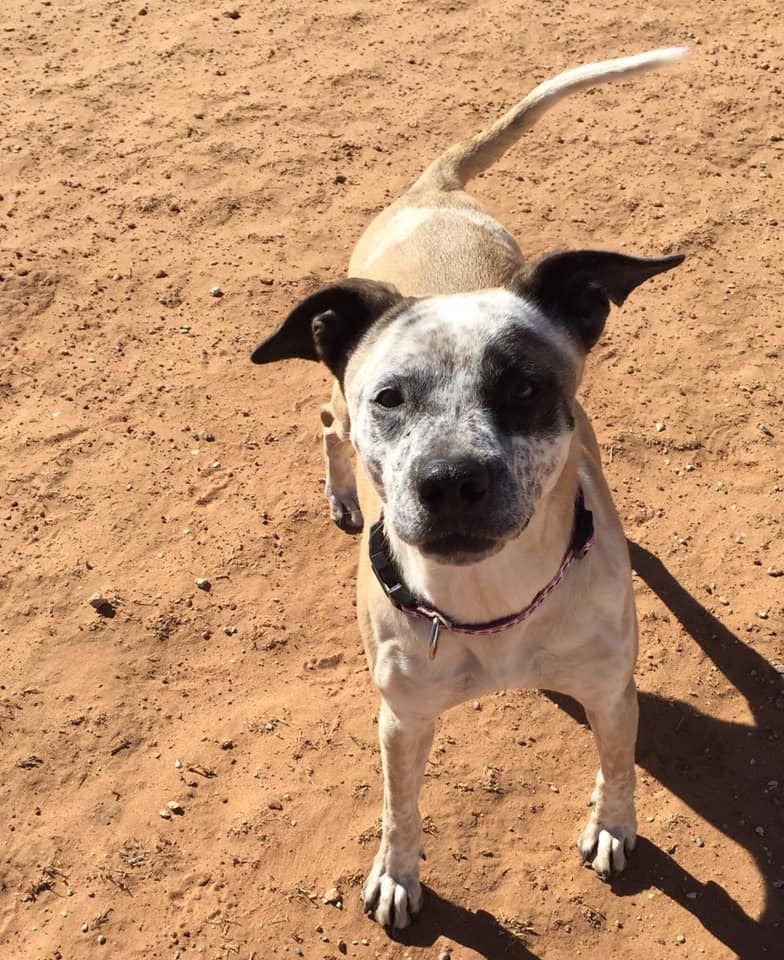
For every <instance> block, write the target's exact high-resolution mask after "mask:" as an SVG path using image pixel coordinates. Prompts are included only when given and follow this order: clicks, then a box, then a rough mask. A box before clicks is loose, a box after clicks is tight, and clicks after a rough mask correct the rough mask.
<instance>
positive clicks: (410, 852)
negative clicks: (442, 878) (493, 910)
mask: <svg viewBox="0 0 784 960" xmlns="http://www.w3.org/2000/svg"><path fill="white" fill-rule="evenodd" d="M434 727H435V725H434V722H433V720H425V721H423V720H421V719H420V718H417V719H415V720H411V719H408V718H406V719H404V718H402V717H400V716H397V715H396V714H395V713H394V712H393V710H392V708H391V707H390V706H389V705H388V704H387V703H386V701H384V700H383V699H382V701H381V711H380V713H379V719H378V732H379V740H380V742H381V760H382V764H383V767H384V812H383V819H382V834H381V846H380V847H379V850H378V853H377V854H376V859H375V860H374V862H373V867H372V869H371V871H370V873H369V874H368V877H367V879H366V880H365V883H364V886H363V887H362V899H363V901H364V904H365V910H366V911H367V912H368V913H372V914H373V916H374V917H375V919H376V920H377V921H378V922H379V923H380V924H381V925H382V926H384V927H387V928H389V929H391V930H402V929H403V928H404V927H407V926H408V925H409V923H410V922H411V919H412V917H414V916H415V915H416V914H417V913H418V912H419V908H420V907H421V905H422V888H421V886H420V883H419V859H420V856H421V855H422V818H421V816H420V814H419V804H418V797H419V790H420V788H421V786H422V780H423V778H424V774H425V764H426V762H427V757H428V754H429V753H430V747H431V745H432V743H433V730H434Z"/></svg>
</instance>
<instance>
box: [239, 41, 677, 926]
mask: <svg viewBox="0 0 784 960" xmlns="http://www.w3.org/2000/svg"><path fill="white" fill-rule="evenodd" d="M685 52H686V50H685V48H668V49H663V50H655V51H651V52H648V53H643V54H640V55H637V56H633V57H623V58H620V59H617V60H609V61H604V62H601V63H596V64H590V65H587V66H582V67H578V68H576V69H573V70H568V71H566V72H565V73H562V74H559V75H558V76H556V77H555V78H554V79H552V80H549V81H547V82H545V83H542V84H540V85H539V86H538V87H536V88H535V89H534V90H533V92H532V93H530V94H529V95H528V96H527V97H526V98H525V99H524V100H522V101H521V102H520V103H519V104H518V105H517V106H515V107H513V108H512V109H511V110H510V111H509V112H508V113H506V114H505V115H504V116H502V117H501V118H500V119H499V120H498V121H496V122H495V123H494V124H493V125H492V126H490V127H489V128H488V129H487V130H485V131H484V132H482V133H480V134H478V135H476V136H474V137H472V138H470V139H468V140H466V141H463V142H460V143H458V144H456V145H455V146H452V147H451V148H450V149H448V150H447V151H446V152H445V153H444V154H443V155H442V156H440V157H439V158H438V159H437V160H435V162H433V163H432V164H431V165H430V166H429V167H428V168H427V169H426V170H425V172H424V173H423V174H422V175H421V176H420V178H419V179H418V180H417V181H416V182H415V183H414V184H413V186H412V187H411V188H410V189H409V190H408V191H407V192H406V193H405V194H404V195H403V196H402V197H401V198H400V199H398V200H397V201H395V202H394V203H392V205H391V206H390V207H388V208H387V209H385V210H384V211H382V212H381V213H380V214H379V215H378V216H377V217H376V218H375V220H373V221H372V223H371V224H370V226H369V227H368V228H367V229H366V231H365V233H364V234H363V235H362V237H361V238H360V240H359V242H358V243H357V246H356V248H355V250H354V252H353V255H352V257H351V261H350V264H349V276H350V279H348V280H343V281H340V282H338V283H335V284H332V285H330V286H327V287H325V288H324V289H321V290H319V291H317V292H316V293H314V294H313V295H312V296H309V297H307V299H305V300H304V301H303V302H302V303H300V304H299V305H298V306H297V307H295V309H294V310H292V312H291V313H290V314H289V315H288V317H287V318H286V320H285V321H284V322H283V324H282V325H281V326H280V328H279V329H278V330H277V331H276V332H275V333H274V334H272V336H270V337H268V338H267V339H266V340H264V342H263V343H261V344H260V345H259V346H258V347H257V348H256V349H255V350H254V351H253V353H252V356H251V359H252V360H253V362H254V363H271V362H275V361H280V360H285V359H289V358H294V357H300V358H304V359H308V360H314V361H320V362H322V363H324V364H325V365H326V366H327V367H328V368H329V370H330V371H331V372H332V374H333V375H334V378H335V380H334V387H333V391H332V399H331V402H330V403H329V404H328V405H327V406H325V407H324V408H323V409H322V412H321V419H322V424H323V439H324V454H325V460H326V466H327V472H326V494H327V498H328V501H329V504H330V510H331V513H332V517H333V519H334V520H335V522H336V523H337V524H338V526H340V527H341V528H342V529H344V530H346V531H348V532H352V533H356V532H359V531H360V530H362V529H363V526H364V518H368V519H371V518H373V519H375V518H376V517H378V518H379V519H378V521H377V522H376V523H375V524H373V526H372V527H370V528H368V527H364V534H363V538H362V550H361V559H360V565H359V573H358V616H359V623H360V630H361V633H362V637H363V640H364V645H365V650H366V653H367V658H368V663H369V665H370V669H371V672H372V675H373V678H374V680H375V683H376V685H377V687H378V689H379V691H380V693H381V708H380V715H379V737H380V742H381V754H382V761H383V774H384V806H383V821H382V837H381V843H380V847H379V850H378V853H377V855H376V857H375V860H374V862H373V866H372V868H371V870H370V873H369V875H368V876H367V879H366V880H365V883H364V885H363V888H362V898H363V901H364V905H365V909H366V911H367V912H368V913H371V914H372V915H373V916H374V917H375V919H376V920H377V921H378V922H379V923H380V924H382V925H383V926H385V927H386V928H388V929H389V930H390V931H392V932H394V931H396V930H400V929H402V928H405V927H406V926H407V925H408V924H409V923H410V921H411V919H412V917H414V916H415V915H416V914H417V912H418V911H419V910H420V907H421V904H422V891H421V885H420V880H419V860H420V854H421V851H422V845H421V839H422V838H421V833H422V821H421V817H420V813H419V808H418V796H419V792H420V787H421V785H422V780H423V776H424V770H425V764H426V760H427V757H428V753H429V750H430V747H431V744H432V739H433V732H434V724H435V720H436V718H437V717H438V715H439V714H441V713H442V712H443V711H445V710H447V709H448V708H449V707H453V706H455V705H457V704H459V703H462V702H464V701H465V700H468V699H474V698H476V697H478V696H480V695H482V694H484V693H487V692H491V691H498V690H502V689H505V688H509V687H537V688H545V689H548V690H553V691H558V692H561V693H564V694H568V695H569V696H571V697H573V698H575V699H576V700H577V701H579V702H580V703H581V704H582V705H583V706H584V708H585V711H586V715H587V717H588V720H589V722H590V725H591V728H592V730H593V733H594V736H595V739H596V744H597V747H598V752H599V760H600V769H599V772H598V774H597V776H596V782H595V787H594V790H593V794H592V796H591V813H590V816H589V819H588V823H587V825H586V826H585V828H584V830H583V831H582V833H581V834H580V837H579V840H578V848H579V851H580V854H581V855H582V858H583V860H584V862H586V863H588V864H590V865H591V866H592V867H593V869H594V870H595V871H596V872H597V873H598V874H599V875H600V876H601V877H602V878H604V879H607V878H609V877H610V876H611V875H613V874H614V873H616V872H618V871H621V870H623V869H624V867H625V865H626V855H627V853H628V852H629V851H630V850H631V849H632V848H633V847H634V844H635V839H636V817H635V808H634V789H635V770H634V748H635V740H636V734H637V715H638V710H637V695H636V689H635V684H634V679H633V670H634V666H635V661H636V657H637V621H636V613H635V608H634V598H633V594H632V586H631V569H630V565H629V558H628V552H627V548H626V541H625V538H624V533H623V530H622V528H621V523H620V520H619V518H618V515H617V513H616V511H615V508H614V506H613V503H612V498H611V495H610V491H609V489H608V486H607V483H606V481H605V479H604V476H603V474H602V467H601V458H600V453H599V446H598V443H597V441H596V438H595V436H594V433H593V430H592V428H591V426H590V424H589V421H588V419H587V417H586V415H585V413H584V411H583V410H582V408H581V406H580V404H579V403H578V402H577V400H576V398H575V394H576V391H577V388H578V386H579V384H580V381H581V378H582V374H583V368H584V365H585V362H586V357H587V354H588V353H589V351H590V350H591V348H592V347H593V346H594V344H595V343H596V342H597V340H598V339H599V337H600V335H601V333H602V330H603V328H604V325H605V321H606V319H607V317H608V315H609V311H610V303H611V302H612V303H614V304H616V305H618V306H620V305H622V304H623V302H624V301H625V300H626V298H627V297H628V296H629V294H630V293H631V292H632V291H633V290H634V289H635V288H636V287H638V286H639V285H640V284H641V283H643V282H644V281H646V280H648V279H650V278H652V277H654V276H656V275H657V274H660V273H662V272H664V271H666V270H670V269H672V268H673V267H675V266H677V265H678V264H680V263H681V261H682V260H683V257H682V256H680V255H676V256H668V257H663V258H657V259H639V258H635V257H630V256H625V255H623V254H620V253H610V252H605V251H590V250H577V251H556V252H553V253H548V254H545V255H544V256H541V257H539V258H538V259H536V260H534V261H533V262H531V263H528V264H526V263H524V262H523V257H522V254H521V253H520V250H519V248H518V245H517V243H516V242H515V240H514V239H513V238H512V236H511V235H510V234H509V233H508V232H507V231H506V230H505V229H504V228H503V227H502V226H501V225H500V224H499V223H498V222H497V221H496V220H494V219H493V218H492V217H491V216H490V215H489V214H488V213H487V212H486V211H485V210H484V209H483V208H482V206H481V204H480V203H478V202H477V201H476V200H475V199H473V198H472V197H470V196H469V195H468V194H467V193H466V192H465V191H464V186H465V184H466V183H467V181H468V180H470V179H471V178H472V177H474V176H476V175H477V174H478V173H480V172H481V171H483V170H485V169H486V168H487V167H489V166H490V165H491V164H492V163H493V162H494V161H495V160H496V159H497V158H498V157H500V156H501V155H502V154H503V153H504V152H505V151H506V150H507V149H508V148H509V147H510V146H511V145H512V144H513V143H514V142H515V141H516V140H517V139H518V138H519V136H520V135H521V134H522V132H523V131H524V130H526V129H527V128H529V127H530V126H531V125H532V124H533V123H534V122H535V121H536V120H537V119H538V118H539V117H540V116H541V115H542V114H543V113H544V112H545V111H546V110H548V109H550V107H552V106H554V105H555V104H556V103H557V102H558V101H559V100H561V99H562V98H563V97H565V96H567V95H568V94H570V93H573V92H575V91H577V90H580V89H583V88H585V87H589V86H593V85H596V84H598V83H600V82H604V81H608V80H612V79H623V78H626V77H628V76H630V75H631V74H635V73H639V72H642V71H647V70H651V69H654V68H658V67H661V66H664V65H665V64H669V63H672V62H674V61H676V60H678V59H679V58H680V57H681V56H682V55H683V54H684V53H685ZM353 451H355V452H356V455H357V460H358V462H359V464H360V466H361V469H360V470H359V471H358V476H357V478H356V480H355V475H354V470H353V467H352V452H353Z"/></svg>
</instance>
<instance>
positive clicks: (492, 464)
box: [344, 290, 583, 563]
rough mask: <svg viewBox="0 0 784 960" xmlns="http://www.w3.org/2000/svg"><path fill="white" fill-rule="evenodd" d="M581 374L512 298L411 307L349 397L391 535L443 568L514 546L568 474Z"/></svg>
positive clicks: (355, 379) (354, 365)
mask: <svg viewBox="0 0 784 960" xmlns="http://www.w3.org/2000/svg"><path fill="white" fill-rule="evenodd" d="M582 363H583V356H582V354H581V352H580V351H579V350H578V349H577V348H576V346H575V345H574V344H573V343H572V342H571V341H570V339H569V337H568V335H567V334H566V333H565V332H564V331H562V330H560V329H559V328H558V327H557V326H555V325H554V324H552V323H551V322H549V321H548V320H547V318H546V317H545V316H544V315H543V313H542V311H541V310H539V309H538V308H537V307H535V306H534V305H532V304H531V303H528V302H526V300H524V299H523V298H522V297H521V296H519V295H517V294H515V293H513V292H511V291H506V290H492V291H485V292H481V293H476V294H459V295H456V296H452V297H435V298H427V299H424V300H417V301H409V302H407V303H405V305H401V307H400V308H399V309H398V310H396V311H395V313H394V314H393V315H392V316H391V317H389V318H388V319H387V320H386V322H382V323H379V324H377V325H376V328H375V330H374V331H371V332H370V333H369V335H368V336H367V337H366V339H365V340H364V341H363V343H362V345H361V346H360V347H359V349H357V351H356V352H355V354H354V355H353V357H352V359H351V360H350V362H349V364H348V366H347V369H346V375H345V383H344V391H345V396H346V400H347V403H348V407H349V412H350V415H351V423H352V430H351V438H352V441H353V444H354V447H355V448H356V450H357V453H358V455H359V458H360V459H361V461H362V463H363V465H364V467H365V470H366V472H367V474H368V476H369V478H370V479H371V481H372V483H373V484H374V486H375V488H376V490H377V491H378V493H379V496H380V497H381V499H382V501H383V502H384V515H385V524H386V525H387V526H388V527H391V528H392V529H393V530H394V532H395V534H396V535H397V536H398V537H399V538H400V539H401V540H402V541H404V542H405V543H407V544H410V545H412V546H414V547H417V548H419V549H420V550H421V551H422V553H423V554H425V555H426V556H428V557H431V558H433V559H434V560H436V561H440V562H444V563H471V562H474V561H476V560H480V559H483V558H484V557H486V556H488V555H489V554H491V553H493V552H495V551H496V550H499V549H500V548H501V547H502V546H503V544H504V543H506V542H507V541H508V540H510V539H512V538H514V537H516V536H517V535H518V534H519V533H520V532H521V531H522V530H523V529H524V528H525V526H526V525H527V524H528V522H529V520H530V519H531V517H532V516H533V513H534V510H535V508H536V503H537V501H538V500H539V499H540V498H541V497H542V496H543V495H544V494H546V493H547V491H548V490H549V489H550V488H551V487H552V485H553V484H554V482H555V480H556V479H557V477H558V475H559V474H560V471H561V469H562V467H563V465H564V462H565V460H566V457H567V454H568V450H569V440H570V435H571V431H572V428H573V424H574V421H573V417H572V402H573V399H574V393H575V389H576V386H577V383H578V381H579V376H580V372H581V370H582Z"/></svg>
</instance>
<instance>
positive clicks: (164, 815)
mask: <svg viewBox="0 0 784 960" xmlns="http://www.w3.org/2000/svg"><path fill="white" fill-rule="evenodd" d="M158 816H159V817H161V818H162V819H164V820H171V811H170V810H159V811H158Z"/></svg>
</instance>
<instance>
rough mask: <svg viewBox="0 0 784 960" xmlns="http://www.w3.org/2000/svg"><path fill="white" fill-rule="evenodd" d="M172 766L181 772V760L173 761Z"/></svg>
mask: <svg viewBox="0 0 784 960" xmlns="http://www.w3.org/2000/svg"><path fill="white" fill-rule="evenodd" d="M174 766H175V767H176V768H177V769H178V770H182V760H175V761H174Z"/></svg>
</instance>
